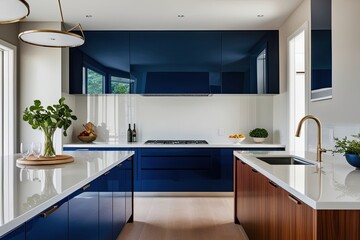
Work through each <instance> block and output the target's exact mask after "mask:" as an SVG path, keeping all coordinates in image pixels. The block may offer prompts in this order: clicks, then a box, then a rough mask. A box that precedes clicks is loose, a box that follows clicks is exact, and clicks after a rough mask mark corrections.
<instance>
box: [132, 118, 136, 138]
mask: <svg viewBox="0 0 360 240" xmlns="http://www.w3.org/2000/svg"><path fill="white" fill-rule="evenodd" d="M132 141H133V142H136V129H135V123H134V129H133V130H132Z"/></svg>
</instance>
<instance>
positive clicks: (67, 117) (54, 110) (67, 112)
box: [23, 97, 77, 136]
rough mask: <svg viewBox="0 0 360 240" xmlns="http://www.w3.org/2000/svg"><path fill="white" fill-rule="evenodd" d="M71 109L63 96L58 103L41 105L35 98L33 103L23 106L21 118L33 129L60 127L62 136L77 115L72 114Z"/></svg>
mask: <svg viewBox="0 0 360 240" xmlns="http://www.w3.org/2000/svg"><path fill="white" fill-rule="evenodd" d="M71 113H72V110H71V109H70V107H69V106H68V105H66V104H65V98H63V97H62V98H60V99H59V104H54V105H52V106H48V107H47V108H46V109H45V108H44V107H43V106H41V102H40V100H35V101H34V105H32V106H30V107H28V108H25V111H24V115H23V120H24V121H26V122H28V123H29V124H30V125H31V127H32V128H33V129H46V128H55V129H56V128H62V129H63V134H64V136H67V134H66V130H67V129H68V128H69V127H70V125H71V123H72V121H71V120H76V119H77V117H76V116H75V115H72V114H71Z"/></svg>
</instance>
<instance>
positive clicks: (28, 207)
mask: <svg viewBox="0 0 360 240" xmlns="http://www.w3.org/2000/svg"><path fill="white" fill-rule="evenodd" d="M64 154H67V155H72V156H73V157H74V160H75V161H74V162H73V163H67V164H61V165H46V166H20V165H18V166H17V165H16V159H17V158H20V155H15V156H10V157H2V162H1V164H0V167H1V169H0V174H1V176H0V181H1V184H0V187H1V188H2V189H1V195H0V201H1V202H0V204H1V205H2V206H1V210H0V236H2V235H4V234H5V233H7V232H8V231H10V230H12V229H14V228H16V227H17V226H19V225H21V224H22V223H24V222H26V221H27V220H29V219H31V218H32V217H34V216H36V215H38V214H39V213H41V212H42V211H44V210H45V209H47V208H49V207H51V206H52V205H53V204H55V203H57V202H58V201H60V200H62V199H64V198H65V197H67V196H69V195H70V194H71V193H73V192H75V191H76V190H78V189H80V188H81V187H83V186H85V185H86V184H88V183H89V182H91V181H92V180H94V179H95V178H97V177H99V176H101V175H102V174H104V173H106V172H107V171H109V170H110V169H111V168H113V167H115V166H116V165H118V164H119V163H121V162H122V161H124V160H126V159H128V158H129V157H131V156H132V155H134V152H130V151H121V152H118V151H93V152H92V151H86V152H83V151H82V152H68V151H66V152H64Z"/></svg>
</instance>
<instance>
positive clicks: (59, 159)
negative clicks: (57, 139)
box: [16, 155, 74, 165]
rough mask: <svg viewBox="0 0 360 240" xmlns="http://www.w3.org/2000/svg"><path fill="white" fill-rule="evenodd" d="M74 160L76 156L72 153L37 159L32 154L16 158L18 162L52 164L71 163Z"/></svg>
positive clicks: (24, 163)
mask: <svg viewBox="0 0 360 240" xmlns="http://www.w3.org/2000/svg"><path fill="white" fill-rule="evenodd" d="M73 161H74V158H73V157H72V156H70V155H56V157H52V158H45V157H40V158H39V159H36V158H35V157H34V156H32V155H30V156H29V157H28V159H26V160H25V159H23V158H19V159H17V160H16V162H17V163H19V164H23V165H52V164H63V163H71V162H73Z"/></svg>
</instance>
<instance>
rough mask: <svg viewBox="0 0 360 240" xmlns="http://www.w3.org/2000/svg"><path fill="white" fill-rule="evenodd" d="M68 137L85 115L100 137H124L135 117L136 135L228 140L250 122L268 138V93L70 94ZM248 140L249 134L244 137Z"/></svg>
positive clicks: (247, 128)
mask: <svg viewBox="0 0 360 240" xmlns="http://www.w3.org/2000/svg"><path fill="white" fill-rule="evenodd" d="M75 103H76V106H75V109H74V111H75V114H76V115H77V116H78V120H77V121H76V122H75V123H74V128H73V129H74V131H73V134H72V139H70V138H69V139H67V140H64V143H66V142H74V141H76V136H77V135H78V134H79V133H80V132H81V131H82V130H83V129H82V124H83V123H86V122H88V121H91V122H93V123H94V124H95V125H96V126H97V134H98V138H97V140H96V141H99V142H120V143H124V142H126V131H127V128H128V123H129V122H131V124H132V125H131V126H132V127H133V123H136V128H137V129H136V130H137V133H138V141H146V140H148V139H205V140H208V141H211V142H227V141H228V140H227V136H228V135H229V134H234V133H244V134H246V135H248V133H249V131H250V130H251V129H252V128H255V127H263V128H266V129H267V130H268V131H269V133H270V136H269V138H268V141H267V142H268V143H271V142H272V128H273V97H272V96H255V95H253V96H250V95H229V96H226V95H214V96H210V97H193V96H192V97H175V96H171V97H169V96H167V97H160V96H141V95H100V96H86V95H76V96H75ZM247 140H248V141H250V140H249V139H247Z"/></svg>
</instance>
